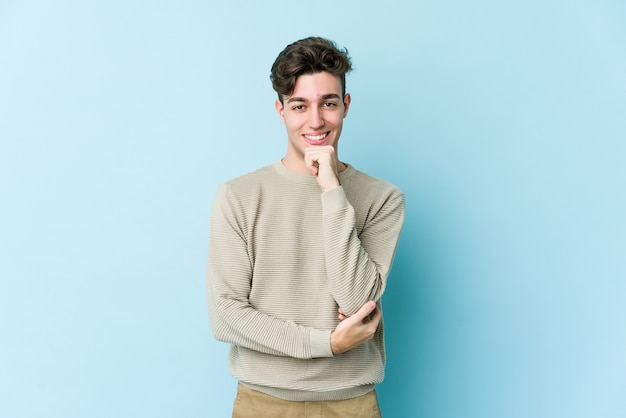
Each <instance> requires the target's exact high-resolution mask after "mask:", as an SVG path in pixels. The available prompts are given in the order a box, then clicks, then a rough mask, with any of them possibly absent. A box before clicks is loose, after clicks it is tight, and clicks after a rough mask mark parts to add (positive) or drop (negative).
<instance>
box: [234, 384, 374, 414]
mask: <svg viewBox="0 0 626 418" xmlns="http://www.w3.org/2000/svg"><path fill="white" fill-rule="evenodd" d="M233 418H382V415H381V413H380V409H379V408H378V399H377V397H376V391H371V392H369V393H366V394H365V395H363V396H359V397H357V398H352V399H346V400H343V401H320V402H292V401H285V400H283V399H279V398H275V397H273V396H269V395H266V394H264V393H261V392H258V391H256V390H253V389H250V388H248V387H246V386H244V385H241V384H240V385H239V387H238V388H237V397H236V398H235V407H234V409H233Z"/></svg>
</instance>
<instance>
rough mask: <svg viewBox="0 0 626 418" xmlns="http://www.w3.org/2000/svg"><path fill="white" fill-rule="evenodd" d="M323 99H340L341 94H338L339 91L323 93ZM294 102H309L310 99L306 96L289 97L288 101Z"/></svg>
mask: <svg viewBox="0 0 626 418" xmlns="http://www.w3.org/2000/svg"><path fill="white" fill-rule="evenodd" d="M321 99H322V100H328V99H340V100H341V96H340V95H338V94H337V93H328V94H323V95H322V97H321ZM293 102H304V103H307V102H308V100H307V99H305V98H304V97H290V98H288V99H287V103H293Z"/></svg>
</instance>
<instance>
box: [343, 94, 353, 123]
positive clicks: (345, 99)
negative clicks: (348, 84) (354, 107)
mask: <svg viewBox="0 0 626 418" xmlns="http://www.w3.org/2000/svg"><path fill="white" fill-rule="evenodd" d="M350 103H352V96H350V93H346V94H345V95H344V96H343V117H344V118H345V117H346V116H348V109H349V108H350Z"/></svg>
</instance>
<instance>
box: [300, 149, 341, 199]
mask: <svg viewBox="0 0 626 418" xmlns="http://www.w3.org/2000/svg"><path fill="white" fill-rule="evenodd" d="M304 164H305V165H306V167H307V168H308V169H309V170H310V171H311V174H312V175H314V176H316V177H317V184H319V186H320V188H321V189H322V191H324V192H325V191H327V190H331V189H334V188H335V187H339V164H340V163H339V161H338V160H337V153H336V152H335V148H334V147H333V146H331V145H321V146H317V147H310V148H307V149H306V150H305V151H304Z"/></svg>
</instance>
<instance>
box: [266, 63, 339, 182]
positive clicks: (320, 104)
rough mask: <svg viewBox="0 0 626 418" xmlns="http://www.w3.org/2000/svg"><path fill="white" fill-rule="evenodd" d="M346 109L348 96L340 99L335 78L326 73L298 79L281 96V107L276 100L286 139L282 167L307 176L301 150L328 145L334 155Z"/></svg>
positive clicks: (337, 82)
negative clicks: (289, 91)
mask: <svg viewBox="0 0 626 418" xmlns="http://www.w3.org/2000/svg"><path fill="white" fill-rule="evenodd" d="M349 107H350V95H349V94H346V95H345V96H343V97H342V89H341V80H340V78H339V77H337V76H334V75H332V74H330V73H328V72H321V73H316V74H309V75H301V76H300V77H298V79H297V80H296V85H295V88H294V90H293V92H292V93H291V95H289V96H283V103H281V101H280V100H276V111H277V112H278V114H279V115H280V118H281V119H282V121H283V123H284V124H285V127H286V128H287V136H288V137H289V144H288V147H287V155H286V157H285V158H284V160H283V163H284V164H285V166H287V167H288V168H291V169H294V170H296V171H301V172H303V173H307V172H308V170H307V169H306V168H305V167H304V150H305V149H307V148H309V147H315V146H320V145H331V146H333V147H334V148H335V154H337V142H338V141H339V137H340V136H341V128H342V126H343V119H344V118H345V117H346V115H347V114H348V108H349Z"/></svg>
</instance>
